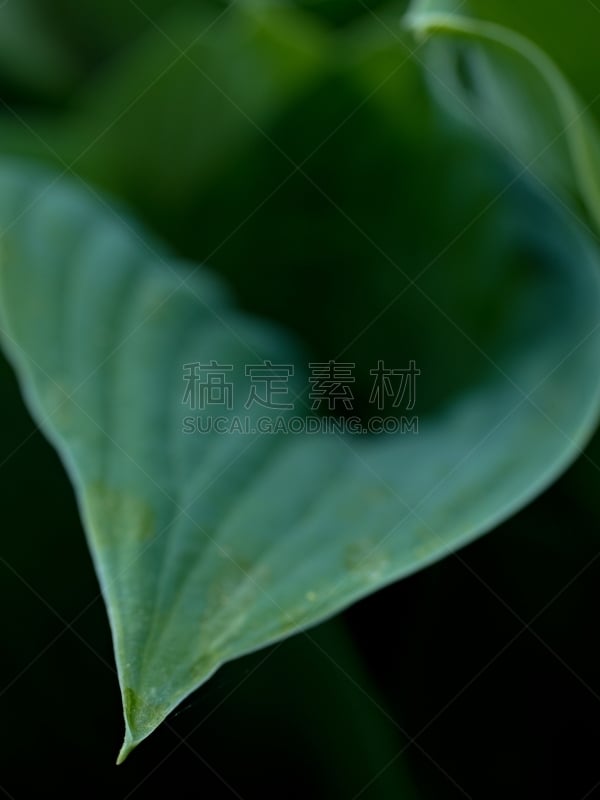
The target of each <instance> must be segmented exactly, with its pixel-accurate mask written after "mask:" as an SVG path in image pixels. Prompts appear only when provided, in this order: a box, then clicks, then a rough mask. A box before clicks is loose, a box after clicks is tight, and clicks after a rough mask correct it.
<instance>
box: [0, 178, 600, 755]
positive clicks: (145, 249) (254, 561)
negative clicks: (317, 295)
mask: <svg viewBox="0 0 600 800" xmlns="http://www.w3.org/2000/svg"><path fill="white" fill-rule="evenodd" d="M0 188H1V191H0V225H1V227H2V229H3V230H4V236H3V239H2V253H1V259H2V262H1V264H0V311H1V324H2V330H3V343H4V346H5V349H6V351H7V353H8V354H9V356H10V358H11V360H12V362H13V363H14V366H15V368H16V370H17V372H18V374H19V376H20V379H21V383H22V387H23V391H24V394H25V396H26V399H27V401H28V404H29V407H30V409H31V412H32V414H33V415H34V416H35V418H36V420H37V421H38V423H39V425H40V426H41V427H42V429H43V430H44V431H45V432H46V434H47V435H48V437H49V438H50V439H51V441H52V442H53V443H54V445H55V446H56V447H57V449H58V451H59V452H60V454H61V456H62V458H63V460H64V463H65V465H66V467H67V469H68V471H69V474H70V476H71V478H72V481H73V483H74V486H75V488H76V491H77V496H78V500H79V504H80V509H81V514H82V517H83V520H84V523H85V528H86V531H87V534H88V537H89V543H90V547H91V550H92V553H93V556H94V560H95V564H96V568H97V571H98V575H99V578H100V582H101V585H102V589H103V593H104V597H105V600H106V604H107V608H108V612H109V616H110V621H111V627H112V632H113V637H114V645H115V653H116V661H117V666H118V671H119V678H120V683H121V689H122V695H123V705H124V712H125V722H126V738H125V743H124V745H123V749H122V752H121V756H120V758H121V759H123V758H124V757H125V756H126V755H127V754H128V753H129V752H130V751H131V749H132V748H133V747H135V745H136V744H138V743H139V742H140V741H141V740H142V739H143V738H144V737H146V736H147V735H148V734H149V733H151V732H152V730H153V729H154V728H155V727H156V726H157V725H158V724H159V723H160V722H161V721H162V720H163V719H164V718H165V716H166V715H167V714H168V713H169V712H170V711H171V710H172V709H173V708H174V707H175V706H176V705H177V704H178V703H179V702H180V701H181V700H182V699H183V698H184V697H185V696H187V695H188V694H189V693H190V692H192V691H193V690H194V689H195V688H196V687H198V686H199V685H201V684H202V683H203V682H204V681H206V680H207V679H208V678H209V677H210V675H211V674H212V673H213V672H214V671H215V670H216V669H217V668H218V667H219V665H220V664H222V663H223V662H224V661H227V660H229V659H233V658H235V657H236V656H239V655H241V654H243V653H247V652H250V651H253V650H256V649H257V648H260V647H263V646H265V645H266V644H268V643H271V642H274V641H277V640H279V639H281V638H283V637H286V636H289V635H290V634H292V633H294V632H296V631H298V630H300V629H303V628H307V627H309V626H311V625H314V624H316V623H317V622H319V621H321V620H323V619H325V618H327V617H329V616H331V615H333V614H335V613H336V612H337V611H339V610H340V609H343V608H344V607H346V606H347V605H348V604H350V603H352V602H353V601H355V600H356V599H358V598H360V597H362V596H364V595H366V594H368V593H370V592H373V591H374V590H376V589H377V588H379V587H381V586H383V585H385V584H387V583H389V582H391V581H394V580H397V579H399V578H401V577H402V576H405V575H408V574H410V573H411V572H414V571H415V570H417V569H419V568H422V567H423V566H425V565H426V564H429V563H431V562H432V561H434V560H435V559H438V558H440V557H442V556H443V555H445V554H447V553H449V552H451V551H452V550H454V549H456V548H457V547H459V546H461V545H463V544H465V543H466V542H469V541H471V540H472V539H473V538H474V537H475V536H477V535H479V534H481V533H483V532H484V531H487V530H489V529H490V528H491V527H493V526H494V525H496V524H497V523H498V522H499V521H500V520H502V519H504V518H505V517H506V516H507V515H508V514H510V513H512V512H514V511H515V510H516V509H518V508H520V507H521V506H522V505H523V504H524V503H525V502H527V501H528V500H529V499H530V498H532V497H533V496H534V495H535V494H537V493H538V492H540V491H541V490H542V489H543V488H544V487H545V486H547V485H548V483H549V482H550V481H551V480H552V479H553V478H554V477H556V475H557V474H558V473H559V472H560V471H561V470H562V469H564V468H565V466H566V465H567V464H568V463H569V462H570V461H571V460H572V459H573V457H574V456H575V455H576V453H577V452H578V448H579V447H581V446H582V444H583V443H584V442H585V441H586V439H587V437H588V436H589V434H590V431H591V430H592V428H593V426H594V424H595V420H596V415H597V410H598V397H599V388H600V370H599V369H598V367H599V361H600V355H599V354H600V325H599V320H600V316H599V312H600V286H599V277H598V258H597V253H596V252H595V250H594V249H593V248H592V247H591V245H590V243H589V242H588V241H587V240H586V239H585V238H584V237H583V234H582V233H581V232H580V231H579V230H576V229H574V228H573V227H571V225H570V223H569V222H568V221H567V220H565V219H564V218H563V217H562V216H561V215H560V214H559V213H558V211H557V210H556V209H555V208H554V207H551V206H547V205H544V204H543V203H542V202H541V201H540V200H539V199H538V198H536V197H535V196H533V195H531V194H529V193H527V194H525V195H524V196H522V197H521V200H519V197H518V196H515V197H514V198H513V200H514V203H515V205H514V210H513V213H512V215H510V216H509V217H508V218H507V217H506V211H507V210H506V208H505V207H503V212H502V215H501V218H500V219H498V220H497V225H496V227H495V228H494V229H493V234H494V235H498V232H501V234H502V237H503V241H504V245H505V246H507V247H508V246H510V247H511V248H512V249H513V250H514V251H515V252H527V253H528V254H529V255H528V257H527V258H526V259H525V260H521V261H519V262H518V263H517V265H515V263H514V262H510V260H508V261H506V262H504V261H503V262H502V263H503V264H504V263H506V269H513V270H516V273H517V274H516V275H513V280H512V281H511V284H510V287H511V288H510V291H507V293H506V296H503V297H502V298H500V300H501V302H502V304H503V306H505V310H506V311H507V313H506V314H505V315H504V316H502V317H501V318H500V319H501V324H500V326H499V329H498V330H497V331H496V332H495V339H496V343H495V347H494V350H493V354H494V355H493V359H492V358H490V359H489V362H490V363H489V366H490V369H489V373H488V375H487V376H486V378H485V380H483V379H482V380H481V382H480V384H479V385H473V386H471V388H470V389H468V390H465V391H464V392H463V395H462V397H454V398H453V400H452V402H450V403H446V406H445V407H443V408H441V409H440V410H438V411H437V412H436V413H435V414H432V415H430V416H429V417H425V418H423V419H421V420H420V426H419V433H418V435H414V434H406V435H397V436H384V437H379V438H377V437H373V438H370V437H363V436H360V435H357V436H355V437H354V436H349V435H324V434H323V435H287V436H286V435H267V434H248V435H242V434H239V435H238V434H231V435H219V434H218V433H207V434H201V435H200V434H199V435H188V436H186V435H184V434H183V432H182V417H183V408H182V403H181V400H182V393H183V383H182V365H183V364H186V363H192V362H197V361H200V362H203V363H208V362H210V361H212V360H215V361H217V362H218V363H220V364H231V365H235V367H236V369H237V375H238V382H237V383H236V397H237V396H238V395H237V392H238V389H240V394H241V395H242V396H244V395H246V396H247V391H248V388H249V387H248V379H247V378H245V376H244V365H245V364H248V363H250V364H256V363H260V362H261V361H262V360H263V359H270V360H271V361H272V362H273V363H275V364H277V363H279V364H281V363H286V364H289V363H291V364H294V365H295V366H296V373H295V376H294V378H293V379H292V381H291V387H292V389H293V390H294V391H295V392H297V393H298V394H299V395H302V392H303V390H304V388H305V385H306V375H305V373H304V368H305V365H306V357H305V356H304V355H303V353H302V352H301V350H300V348H299V347H298V346H297V345H296V344H295V343H294V342H293V340H292V339H291V338H290V337H288V336H287V335H285V334H284V333H283V332H282V331H281V330H279V329H278V328H276V327H274V326H272V325H270V324H268V323H267V322H264V321H261V320H258V319H255V318H253V317H251V316H249V315H248V314H245V313H241V312H238V311H236V310H235V308H234V307H233V305H232V304H231V302H230V300H229V299H228V297H227V293H226V292H224V290H223V287H222V286H221V285H220V283H219V281H217V280H216V279H215V278H214V277H213V276H212V275H211V274H210V273H208V272H206V271H204V270H196V271H195V272H193V273H190V272H189V270H188V271H185V269H184V267H183V265H181V264H179V263H178V262H177V261H176V260H174V259H173V258H172V257H171V256H169V254H168V253H166V252H165V250H164V249H163V248H162V246H161V245H160V244H157V243H156V242H154V241H153V240H152V239H151V238H149V237H148V236H147V235H146V234H145V233H144V232H143V231H140V230H139V229H138V228H137V226H136V225H135V224H133V223H131V222H130V221H129V220H128V219H127V218H126V217H122V216H119V215H118V214H117V213H115V212H114V211H111V210H110V209H109V208H108V207H107V205H106V204H104V203H103V202H102V201H100V200H98V199H97V198H96V197H95V196H94V197H92V196H91V195H90V194H89V193H87V192H86V191H85V190H84V189H82V188H81V187H79V188H75V187H74V186H73V185H72V184H71V183H69V181H68V180H65V179H60V180H59V179H57V178H56V177H54V176H53V175H45V174H40V172H38V171H37V170H36V169H34V168H29V167H26V166H24V165H22V164H18V163H17V164H11V163H8V162H6V163H3V164H2V165H1V166H0ZM522 203H525V206H523V205H522ZM525 210H526V213H525ZM410 233H411V232H410V229H408V230H406V232H405V234H403V235H406V236H409V235H410ZM488 245H489V242H488ZM490 263H491V262H490ZM475 267H476V268H477V270H478V271H482V270H483V271H484V270H486V268H488V267H489V265H488V264H486V263H481V262H480V263H477V264H476V265H475ZM494 269H497V266H494ZM184 278H185V279H186V282H185V283H184V282H182V280H183V279H184ZM377 278H378V276H377V275H374V276H373V281H377ZM482 302H487V301H486V300H485V297H482ZM473 346H474V347H475V348H477V347H478V345H477V343H476V342H475V343H474V345H473ZM374 358H375V360H376V358H377V355H376V354H374ZM438 358H439V362H440V364H441V363H442V361H446V362H447V361H448V360H450V361H452V359H453V358H455V354H454V353H453V352H452V351H448V349H447V343H446V349H445V346H444V340H443V339H442V341H441V342H440V343H439V356H438ZM457 366H458V365H457ZM440 374H442V371H441V370H440ZM438 391H439V395H440V397H442V398H443V397H445V396H446V392H445V388H444V386H443V385H440V386H439V388H438ZM299 403H300V406H298V408H297V409H296V413H298V412H299V411H302V410H303V407H302V405H301V401H299ZM236 411H237V412H239V411H240V409H239V408H237V409H233V410H232V411H230V412H228V414H229V415H230V416H233V414H234V413H236ZM244 413H245V414H247V415H248V416H249V417H250V418H251V419H256V418H257V416H263V415H264V414H265V410H264V409H261V408H259V409H258V410H257V409H256V407H252V408H251V409H249V410H246V411H245V412H244ZM267 413H269V412H267ZM270 413H271V414H274V413H275V412H270ZM288 413H292V412H288Z"/></svg>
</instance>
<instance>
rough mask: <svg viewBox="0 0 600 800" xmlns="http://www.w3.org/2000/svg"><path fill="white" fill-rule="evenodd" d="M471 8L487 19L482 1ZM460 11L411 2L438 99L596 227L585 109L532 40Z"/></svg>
mask: <svg viewBox="0 0 600 800" xmlns="http://www.w3.org/2000/svg"><path fill="white" fill-rule="evenodd" d="M476 5H477V6H478V8H480V9H481V13H485V9H486V3H485V2H479V3H477V4H476ZM481 7H482V8H481ZM465 8H466V9H467V11H468V9H469V4H468V3H467V4H465V3H462V2H459V0H416V1H415V2H414V3H413V6H412V8H411V11H410V13H409V14H408V15H407V17H406V22H407V24H408V25H409V26H410V27H411V28H412V29H413V30H415V31H416V32H418V33H419V34H421V36H432V37H433V38H432V41H430V42H429V44H428V45H427V48H426V50H427V54H426V58H425V61H426V67H427V70H428V72H429V75H430V78H431V85H432V87H433V88H434V90H435V93H436V95H437V96H438V97H439V98H440V99H441V101H442V102H443V103H444V104H445V105H446V106H449V107H450V108H451V109H452V110H453V111H455V112H458V114H459V115H460V116H461V117H463V118H464V119H465V120H466V121H468V122H469V123H471V124H474V125H476V126H477V127H479V128H480V129H481V130H482V131H483V132H485V133H486V135H487V136H489V137H490V138H491V139H492V140H494V141H496V143H497V144H500V145H501V146H502V148H504V149H505V151H506V152H507V153H508V154H509V155H510V156H511V157H514V158H515V159H516V161H517V164H518V166H519V168H520V170H521V171H522V172H523V173H531V174H532V175H534V176H536V178H537V179H538V181H539V182H540V183H542V184H543V185H546V184H547V185H548V186H549V188H550V190H551V191H552V192H556V193H558V194H560V195H562V196H564V197H566V198H568V199H569V200H570V201H571V203H572V204H573V206H574V207H576V208H577V207H578V203H579V200H580V199H581V200H583V203H584V205H585V208H586V211H587V214H588V215H589V217H590V218H591V219H592V220H593V221H594V223H595V224H596V226H597V227H598V228H600V140H599V139H598V133H597V129H596V127H595V124H594V120H593V119H592V117H591V115H590V114H589V113H588V106H584V104H583V103H582V102H581V101H580V99H579V97H578V96H577V93H576V91H575V90H574V89H573V88H572V86H571V85H570V83H569V81H568V80H567V79H566V78H565V76H564V74H563V73H562V71H561V70H560V69H559V67H558V66H557V65H556V63H555V62H554V61H553V59H552V58H551V57H550V56H549V55H548V54H547V53H546V52H545V51H544V50H543V49H542V48H541V47H540V46H538V45H537V44H536V43H535V42H534V41H532V40H531V39H529V38H527V37H526V36H523V35H522V34H521V33H520V32H518V31H516V30H512V29H510V28H508V27H505V26H504V25H501V24H499V23H498V22H497V21H495V20H493V21H490V20H489V19H486V18H485V17H484V18H483V19H480V18H479V17H477V16H471V15H468V14H467V12H466V11H465ZM597 27H598V30H599V32H600V15H598V25H597Z"/></svg>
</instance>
